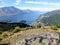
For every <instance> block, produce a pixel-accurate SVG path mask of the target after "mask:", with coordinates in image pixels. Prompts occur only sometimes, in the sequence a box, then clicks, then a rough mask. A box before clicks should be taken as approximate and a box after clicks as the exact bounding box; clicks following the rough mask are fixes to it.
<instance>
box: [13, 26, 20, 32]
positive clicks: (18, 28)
mask: <svg viewBox="0 0 60 45" xmlns="http://www.w3.org/2000/svg"><path fill="white" fill-rule="evenodd" d="M19 31H21V28H20V27H18V26H17V27H15V29H14V30H13V31H12V32H13V33H16V32H19Z"/></svg>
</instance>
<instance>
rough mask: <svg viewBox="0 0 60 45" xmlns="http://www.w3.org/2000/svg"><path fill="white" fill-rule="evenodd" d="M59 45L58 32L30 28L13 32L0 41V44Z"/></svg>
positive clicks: (59, 35) (59, 34)
mask: <svg viewBox="0 0 60 45" xmlns="http://www.w3.org/2000/svg"><path fill="white" fill-rule="evenodd" d="M3 42H4V43H5V44H6V45H60V33H57V32H55V31H49V30H39V29H37V30H36V29H33V30H32V29H30V30H27V31H21V32H18V33H15V34H14V35H13V36H10V37H9V38H6V39H4V40H2V41H0V45H2V44H3Z"/></svg>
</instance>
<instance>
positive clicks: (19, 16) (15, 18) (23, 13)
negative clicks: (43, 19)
mask: <svg viewBox="0 0 60 45" xmlns="http://www.w3.org/2000/svg"><path fill="white" fill-rule="evenodd" d="M40 14H42V12H39V11H33V10H29V9H27V10H20V9H18V8H16V7H13V6H10V7H3V8H0V22H8V23H15V22H20V21H21V20H25V21H26V23H27V24H30V23H32V22H34V21H35V20H36V19H37V18H38V17H39V16H40Z"/></svg>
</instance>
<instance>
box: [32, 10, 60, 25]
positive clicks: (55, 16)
mask: <svg viewBox="0 0 60 45" xmlns="http://www.w3.org/2000/svg"><path fill="white" fill-rule="evenodd" d="M33 24H36V25H57V24H58V25H59V24H60V10H54V11H51V12H48V13H45V14H42V15H41V16H40V17H39V18H38V19H37V20H36V21H35V22H34V23H33Z"/></svg>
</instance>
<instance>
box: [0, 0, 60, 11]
mask: <svg viewBox="0 0 60 45" xmlns="http://www.w3.org/2000/svg"><path fill="white" fill-rule="evenodd" d="M5 6H15V7H17V8H19V9H30V10H37V11H52V10H56V9H60V0H0V7H5Z"/></svg>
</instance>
